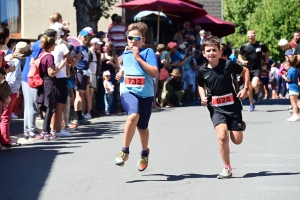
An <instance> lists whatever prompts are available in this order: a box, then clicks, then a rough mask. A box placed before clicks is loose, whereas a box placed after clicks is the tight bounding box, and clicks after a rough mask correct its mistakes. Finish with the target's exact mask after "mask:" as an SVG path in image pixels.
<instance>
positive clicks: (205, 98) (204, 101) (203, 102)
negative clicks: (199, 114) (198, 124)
mask: <svg viewBox="0 0 300 200" xmlns="http://www.w3.org/2000/svg"><path fill="white" fill-rule="evenodd" d="M201 105H202V106H207V97H204V98H203V99H201Z"/></svg>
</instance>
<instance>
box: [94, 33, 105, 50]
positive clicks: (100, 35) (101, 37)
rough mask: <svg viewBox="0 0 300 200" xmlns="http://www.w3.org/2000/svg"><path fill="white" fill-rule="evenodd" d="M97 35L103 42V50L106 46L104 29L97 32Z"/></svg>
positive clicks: (101, 46)
mask: <svg viewBox="0 0 300 200" xmlns="http://www.w3.org/2000/svg"><path fill="white" fill-rule="evenodd" d="M96 37H97V38H99V40H100V42H101V43H102V44H101V45H100V50H101V51H103V47H104V46H105V41H104V39H105V38H106V33H105V32H103V31H99V32H98V33H97V34H96Z"/></svg>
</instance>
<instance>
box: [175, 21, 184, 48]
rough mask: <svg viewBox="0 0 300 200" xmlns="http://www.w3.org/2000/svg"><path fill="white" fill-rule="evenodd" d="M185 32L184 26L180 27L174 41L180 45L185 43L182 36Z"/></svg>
mask: <svg viewBox="0 0 300 200" xmlns="http://www.w3.org/2000/svg"><path fill="white" fill-rule="evenodd" d="M184 32H185V28H184V27H183V26H179V28H178V31H177V33H176V34H175V35H174V38H173V39H174V41H176V42H177V44H178V45H180V44H182V43H183V37H182V35H183V34H184Z"/></svg>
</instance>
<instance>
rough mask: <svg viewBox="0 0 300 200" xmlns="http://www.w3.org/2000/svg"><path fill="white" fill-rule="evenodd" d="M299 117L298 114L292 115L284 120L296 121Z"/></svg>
mask: <svg viewBox="0 0 300 200" xmlns="http://www.w3.org/2000/svg"><path fill="white" fill-rule="evenodd" d="M299 120H300V118H299V116H298V115H293V116H292V117H290V118H288V119H287V120H286V121H288V122H296V121H299Z"/></svg>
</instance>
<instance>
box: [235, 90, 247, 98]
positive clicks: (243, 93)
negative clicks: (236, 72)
mask: <svg viewBox="0 0 300 200" xmlns="http://www.w3.org/2000/svg"><path fill="white" fill-rule="evenodd" d="M237 97H238V98H240V99H242V100H244V99H245V98H247V97H248V91H247V89H246V88H244V89H242V90H241V91H239V93H238V94H237Z"/></svg>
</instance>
